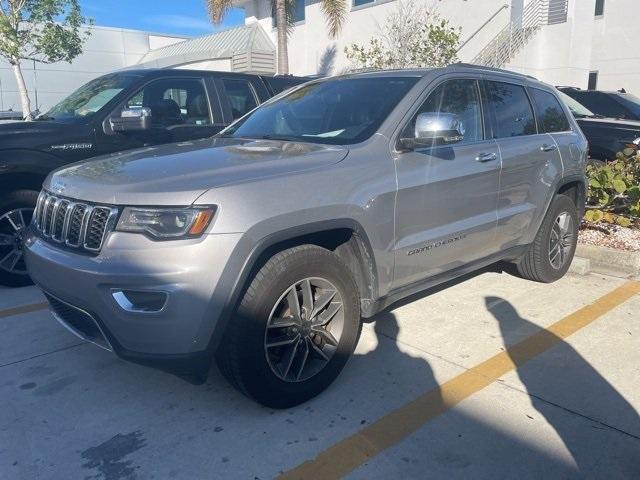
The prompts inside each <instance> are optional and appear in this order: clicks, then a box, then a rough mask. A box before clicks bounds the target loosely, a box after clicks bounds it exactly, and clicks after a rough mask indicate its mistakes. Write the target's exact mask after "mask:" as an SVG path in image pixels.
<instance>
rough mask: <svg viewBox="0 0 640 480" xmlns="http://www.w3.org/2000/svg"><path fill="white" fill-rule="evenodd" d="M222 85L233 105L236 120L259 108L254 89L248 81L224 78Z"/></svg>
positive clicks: (232, 113) (233, 114) (232, 111)
mask: <svg viewBox="0 0 640 480" xmlns="http://www.w3.org/2000/svg"><path fill="white" fill-rule="evenodd" d="M222 84H223V85H224V91H225V94H226V97H227V100H228V101H229V104H230V105H231V115H232V116H233V119H234V120H236V119H238V118H240V117H242V116H243V115H244V114H245V113H247V112H250V111H251V110H253V109H254V108H256V107H257V106H258V102H257V101H256V96H255V94H254V93H253V88H251V85H250V84H249V82H248V81H247V80H240V79H230V78H224V79H222Z"/></svg>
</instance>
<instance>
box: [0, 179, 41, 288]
mask: <svg viewBox="0 0 640 480" xmlns="http://www.w3.org/2000/svg"><path fill="white" fill-rule="evenodd" d="M37 200H38V192H36V191H35V190H16V191H14V192H10V193H8V194H6V195H5V196H3V197H2V200H1V201H0V218H3V215H5V214H6V213H8V212H11V211H12V210H16V209H28V210H29V212H28V214H27V211H26V210H25V212H24V213H25V214H27V215H25V218H24V221H25V223H27V224H28V223H29V221H30V220H31V215H32V213H33V210H34V208H35V206H36V201H37ZM0 233H2V234H11V233H13V230H12V227H11V225H10V224H9V223H8V222H7V221H6V220H2V221H1V222H0ZM6 254H7V252H5V251H4V250H3V247H2V246H0V257H4V255H6ZM1 259H2V258H0V260H1ZM23 265H24V259H21V260H20V263H19V264H18V265H17V267H18V269H19V270H22V269H23ZM32 283H33V282H32V281H31V278H29V275H27V274H26V273H15V272H10V271H7V269H6V268H0V285H4V286H8V287H24V286H27V285H31V284H32Z"/></svg>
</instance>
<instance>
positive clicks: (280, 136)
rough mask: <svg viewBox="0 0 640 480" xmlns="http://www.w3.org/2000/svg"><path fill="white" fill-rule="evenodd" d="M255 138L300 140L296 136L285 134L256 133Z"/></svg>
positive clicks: (287, 140) (284, 140)
mask: <svg viewBox="0 0 640 480" xmlns="http://www.w3.org/2000/svg"><path fill="white" fill-rule="evenodd" d="M255 138H259V139H260V140H281V141H283V142H300V141H301V140H300V139H299V138H296V137H289V136H286V135H257V136H256V137H255Z"/></svg>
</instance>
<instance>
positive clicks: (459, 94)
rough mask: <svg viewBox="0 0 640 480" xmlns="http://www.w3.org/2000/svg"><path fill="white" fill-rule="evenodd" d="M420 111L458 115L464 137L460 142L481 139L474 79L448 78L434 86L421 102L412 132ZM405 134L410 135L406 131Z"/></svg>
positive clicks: (480, 115) (476, 87)
mask: <svg viewBox="0 0 640 480" xmlns="http://www.w3.org/2000/svg"><path fill="white" fill-rule="evenodd" d="M420 113H432V114H436V115H437V114H441V113H452V114H454V115H456V116H457V117H458V119H459V120H460V122H461V123H462V126H463V129H464V138H463V140H462V142H458V144H460V143H471V142H477V141H479V140H482V139H483V133H482V110H481V107H480V96H479V93H478V84H477V82H476V81H475V80H449V81H447V82H444V83H443V84H441V85H439V86H438V87H436V89H435V90H434V91H433V92H432V93H430V94H429V96H428V97H427V99H426V100H425V102H424V103H423V104H422V106H421V107H420V109H419V110H418V112H417V113H416V115H415V116H414V118H413V120H412V122H411V125H410V126H409V128H410V131H411V132H412V131H413V129H414V128H415V122H416V118H417V116H418V114H420ZM407 135H408V136H409V137H411V136H412V135H410V134H409V132H407Z"/></svg>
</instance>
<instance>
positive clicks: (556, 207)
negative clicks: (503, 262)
mask: <svg viewBox="0 0 640 480" xmlns="http://www.w3.org/2000/svg"><path fill="white" fill-rule="evenodd" d="M563 213H567V214H568V215H569V216H570V221H571V227H572V231H573V235H572V237H571V240H570V241H568V242H567V243H568V244H569V247H568V251H567V253H566V256H565V261H564V262H563V263H562V265H561V266H560V267H559V268H558V267H554V265H553V264H552V261H551V258H550V257H551V254H550V245H551V243H550V242H551V236H552V230H553V228H554V225H555V223H556V219H558V217H559V216H560V215H561V214H563ZM578 227H579V219H578V211H577V208H576V205H575V204H574V203H573V201H572V200H571V199H570V198H569V197H568V196H566V195H556V197H555V198H554V199H553V201H552V203H551V206H550V207H549V210H548V211H547V214H546V215H545V217H544V220H543V221H542V225H541V226H540V229H539V230H538V233H537V234H536V237H535V239H534V241H533V243H532V244H531V246H530V247H529V250H528V251H527V253H525V254H524V255H523V256H522V258H520V259H519V260H518V261H517V262H516V266H517V269H518V273H519V274H520V276H521V277H522V278H525V279H527V280H533V281H535V282H542V283H551V282H555V281H556V280H559V279H560V278H562V277H563V276H564V275H565V274H566V273H567V270H568V269H569V267H570V266H571V261H572V260H573V256H574V254H575V251H576V245H577V241H578Z"/></svg>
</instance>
